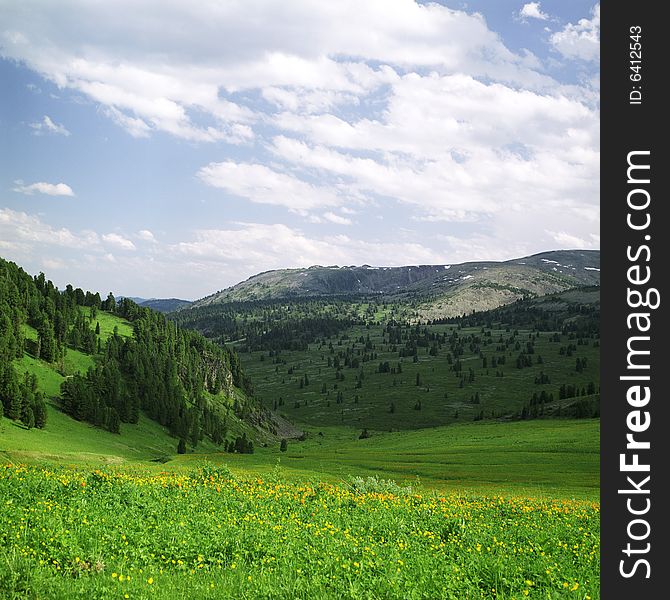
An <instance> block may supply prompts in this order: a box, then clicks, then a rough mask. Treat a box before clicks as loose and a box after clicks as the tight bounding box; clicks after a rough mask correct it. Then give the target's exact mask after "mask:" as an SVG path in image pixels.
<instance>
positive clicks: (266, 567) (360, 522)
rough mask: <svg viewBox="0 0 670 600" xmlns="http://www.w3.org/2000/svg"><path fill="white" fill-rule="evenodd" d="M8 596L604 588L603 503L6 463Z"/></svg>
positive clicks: (0, 587) (407, 594)
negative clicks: (601, 573)
mask: <svg viewBox="0 0 670 600" xmlns="http://www.w3.org/2000/svg"><path fill="white" fill-rule="evenodd" d="M0 506H1V510H0V597H3V598H5V597H6V598H68V599H69V598H87V599H88V598H175V599H176V598H179V599H181V598H249V599H256V598H356V599H359V598H403V599H404V598H431V599H432V598H455V599H459V600H461V599H466V598H516V599H519V600H520V599H523V598H542V599H551V598H575V599H577V598H579V599H582V600H584V599H589V598H591V599H595V598H598V597H599V528H600V519H599V505H598V504H597V503H593V502H588V501H574V500H548V499H529V498H515V497H504V498H503V497H490V496H489V497H469V496H467V497H466V496H457V495H450V496H440V495H438V494H436V493H433V492H430V493H427V492H423V491H416V490H414V491H412V490H410V489H408V488H399V487H397V486H393V485H392V484H390V482H383V481H379V480H374V479H370V480H368V482H367V485H363V486H358V487H357V486H355V485H347V484H342V485H341V486H335V485H331V484H325V483H314V482H302V483H295V482H291V483H288V482H285V481H283V480H282V479H281V478H280V477H278V476H276V477H275V476H273V477H270V478H266V479H264V480H263V479H242V478H237V477H233V476H232V475H231V474H230V473H229V472H228V470H227V469H225V468H224V467H220V468H216V467H203V468H199V469H197V470H193V471H190V472H188V473H158V472H154V471H151V470H149V469H147V470H139V469H126V470H111V469H110V470H104V471H101V470H84V469H74V468H70V469H68V468H46V467H25V466H16V465H3V466H0Z"/></svg>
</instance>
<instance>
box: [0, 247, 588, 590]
mask: <svg viewBox="0 0 670 600" xmlns="http://www.w3.org/2000/svg"><path fill="white" fill-rule="evenodd" d="M546 256H547V255H546V254H545V255H541V257H540V258H538V259H537V260H536V261H535V262H536V263H537V264H539V267H538V268H537V272H536V273H534V274H533V275H532V276H530V275H529V274H528V273H529V272H524V274H523V277H517V275H518V272H517V271H516V268H517V267H518V266H519V265H517V266H513V267H510V266H509V265H507V266H503V267H497V266H495V265H493V264H491V265H489V267H487V268H486V269H484V268H483V267H484V266H483V265H481V264H477V265H476V267H477V268H476V269H475V268H474V267H472V271H471V272H473V273H474V274H473V275H472V276H471V277H469V276H468V275H465V276H461V281H460V282H459V283H458V284H454V285H452V286H451V287H449V288H448V290H447V291H445V289H442V290H441V291H439V292H436V291H435V290H433V289H432V288H435V287H437V286H433V285H432V284H433V283H435V281H434V277H433V275H432V274H431V275H430V276H429V275H426V276H425V277H424V278H423V279H422V278H421V277H418V278H416V279H414V275H412V276H411V277H412V281H411V282H407V281H406V285H404V284H403V285H404V287H402V288H398V287H396V288H395V290H394V291H393V292H392V293H386V292H384V293H381V294H379V293H377V292H375V293H373V292H374V290H372V289H371V288H370V287H365V288H362V289H352V288H351V287H350V286H349V284H350V279H348V280H347V281H349V283H347V284H346V285H345V286H344V287H342V288H337V287H335V288H333V286H332V285H331V284H330V283H327V282H328V281H329V279H328V278H326V283H327V285H326V284H324V285H325V286H326V287H324V291H323V293H319V294H316V295H302V292H300V291H298V292H296V291H295V289H294V288H293V287H292V285H293V284H291V285H290V286H288V288H285V287H282V286H281V285H280V286H279V287H278V288H276V289H273V290H272V293H267V294H266V297H263V298H259V299H250V298H248V297H244V299H243V297H240V296H239V294H238V291H233V292H230V295H229V296H226V295H224V296H223V297H219V298H218V299H217V300H216V301H212V299H211V298H210V299H209V300H207V299H205V300H206V301H200V302H195V303H193V304H190V305H182V306H180V307H178V308H177V310H174V311H172V312H168V313H167V314H166V315H163V314H160V313H158V312H155V311H154V310H152V309H151V308H148V307H146V306H145V307H142V306H138V305H136V304H135V303H134V302H133V301H132V300H129V299H122V300H120V301H118V302H117V301H116V300H114V299H113V296H112V295H111V294H110V295H109V296H108V298H107V300H105V301H102V300H100V297H99V295H97V294H92V293H90V292H87V293H84V292H82V291H81V290H77V289H74V288H72V286H68V288H67V289H66V290H64V291H63V292H61V291H58V290H57V289H56V288H54V287H53V285H52V284H51V282H49V281H47V280H46V279H45V278H43V276H42V275H40V276H38V277H34V278H33V277H30V276H28V275H27V274H25V273H23V271H22V270H21V269H20V268H18V267H17V266H16V265H13V263H6V262H4V261H3V262H2V263H0V266H2V268H3V271H4V272H3V277H2V278H0V282H1V283H0V304H2V308H3V311H2V314H3V321H2V328H1V329H0V331H1V332H2V336H0V339H1V341H2V343H0V355H1V356H2V357H3V358H2V361H3V362H2V374H3V377H2V382H1V384H2V385H0V395H1V396H2V401H3V413H4V415H3V416H2V418H1V419H0V459H1V460H2V462H3V463H4V466H3V467H2V469H1V470H0V499H1V500H2V501H3V504H4V506H5V507H6V508H7V510H6V511H5V512H4V513H3V517H2V518H0V524H2V534H1V535H2V536H3V537H2V540H3V548H5V549H4V550H3V551H0V590H3V591H7V593H9V594H10V596H9V597H20V594H21V590H25V589H29V588H30V589H40V590H42V591H43V592H44V593H47V594H49V595H50V596H52V597H64V596H65V595H66V594H68V593H71V591H72V589H74V590H76V593H77V594H80V595H84V596H85V595H89V596H90V595H91V594H93V595H98V596H102V597H114V596H116V595H119V594H121V595H128V596H129V597H139V598H150V597H154V596H155V595H156V594H159V597H165V598H180V597H183V594H184V593H186V591H185V590H189V593H191V594H193V593H195V594H196V595H197V597H203V598H206V597H212V598H215V597H221V594H223V595H224V596H225V595H226V594H232V593H235V590H239V589H242V588H244V589H245V590H247V592H248V593H249V594H250V595H249V596H248V597H267V598H271V597H289V596H290V597H310V596H309V594H310V593H311V592H309V591H308V588H307V587H306V581H307V580H306V575H305V574H306V572H307V571H309V573H310V576H309V581H310V586H312V587H310V588H309V589H311V590H312V591H313V589H314V588H313V586H314V585H316V586H317V588H318V589H319V590H320V592H319V593H320V594H321V595H322V597H333V598H334V597H350V598H358V597H361V594H363V595H365V594H366V593H367V592H366V590H369V589H371V588H373V587H375V586H378V585H380V583H379V582H380V581H382V580H383V581H384V583H383V588H384V590H385V591H384V594H386V595H387V597H417V598H420V597H429V596H430V594H431V593H433V591H434V590H436V589H442V590H443V592H444V595H445V597H453V598H457V597H490V598H512V597H520V596H522V595H524V596H525V595H530V594H531V593H535V592H537V593H540V594H544V595H549V596H548V597H560V595H561V594H562V593H563V592H565V591H566V590H567V591H570V592H574V591H575V590H577V589H579V590H583V591H584V593H586V594H587V595H591V597H596V596H597V594H598V576H597V575H598V568H599V567H598V535H599V504H598V498H599V485H600V482H599V438H600V422H599V413H600V394H599V363H600V361H599V352H600V350H599V320H600V293H599V288H598V286H597V285H594V284H597V281H598V273H599V272H598V271H596V270H595V269H596V268H597V267H593V268H592V269H593V270H590V269H585V268H583V267H584V265H583V264H582V265H580V268H582V271H584V273H582V275H583V277H582V278H581V279H579V278H576V277H575V276H574V275H569V274H566V273H560V272H557V271H553V268H554V267H555V265H556V264H558V265H561V268H564V267H563V266H562V265H563V262H566V263H567V264H572V263H569V262H568V261H566V260H565V258H567V257H563V258H562V260H563V262H561V261H556V262H555V264H554V263H551V262H547V261H551V260H554V259H549V258H546ZM573 258H574V257H573ZM584 261H585V263H586V262H588V265H586V266H590V265H591V264H599V262H598V261H597V257H596V256H594V255H587V256H586V257H585V258H584ZM529 262H531V263H532V262H533V261H530V260H529ZM585 263H584V264H585ZM552 264H554V267H552V266H551V265H552ZM522 267H524V268H525V267H528V265H522ZM570 268H572V267H570ZM529 269H536V267H535V266H533V265H530V267H529ZM547 269H548V271H549V272H547ZM347 270H350V269H347ZM419 270H421V269H419ZM431 270H432V272H433V273H434V272H435V271H436V269H435V268H434V267H430V268H425V269H423V270H422V272H423V273H424V275H425V274H426V273H428V272H429V271H431ZM489 270H490V271H495V273H494V276H492V277H488V275H486V276H485V275H484V272H485V271H489ZM575 270H576V268H575ZM330 271H335V270H334V269H330ZM339 271H340V269H338V273H339ZM365 271H383V270H375V269H372V268H365ZM442 271H448V269H444V268H442ZM475 271H481V273H475ZM410 272H411V269H410V268H407V269H405V270H402V269H401V270H399V271H394V272H391V273H390V274H389V280H388V281H387V282H386V283H384V285H386V286H387V288H389V289H390V287H392V286H398V285H400V284H399V283H397V282H398V281H400V279H398V278H401V279H402V278H405V279H407V278H408V277H410V276H409V275H408V273H410ZM515 273H517V275H515ZM310 276H311V275H310ZM267 277H269V276H267V275H266V276H265V280H266V283H267ZM282 277H283V276H282ZM298 277H300V278H303V276H301V275H299V276H298ZM338 277H339V275H338ZM346 277H349V276H348V275H347V276H346ZM374 278H376V279H374ZM505 278H507V279H505ZM252 279H253V278H252ZM373 279H374V285H375V286H379V285H380V284H381V283H383V281H384V280H383V278H381V276H380V274H379V273H376V274H374V275H373V276H371V279H369V280H368V281H373ZM472 280H476V281H475V284H476V285H475V284H473V283H472ZM502 281H507V282H508V283H506V284H504V285H503V283H501V282H502ZM548 282H549V283H548ZM550 282H554V283H555V284H556V285H554V283H550ZM266 283H264V284H263V285H266ZM452 283H453V282H452ZM531 284H532V285H531ZM241 285H242V286H243V287H242V289H245V286H244V285H243V284H241ZM282 285H283V284H282ZM450 285H451V284H450ZM505 286H507V287H505ZM247 287H248V286H247ZM254 289H256V287H255V284H254ZM259 289H265V290H266V292H267V288H264V287H262V286H261V288H259ZM299 289H300V288H298V290H299ZM287 290H288V291H287ZM491 290H497V291H498V292H501V293H495V294H493V293H492V292H491ZM247 291H248V290H247ZM326 291H328V292H329V293H326ZM332 292H335V293H332ZM502 292H504V293H502ZM226 293H228V292H226ZM246 293H247V292H244V294H246ZM244 294H243V296H244ZM473 294H474V296H473ZM475 296H476V298H480V299H481V298H487V299H486V302H479V301H473V300H472V299H473V298H475ZM230 298H234V299H232V300H231V299H230ZM153 302H156V303H157V304H156V306H157V308H159V307H161V306H169V307H171V306H174V305H173V304H171V302H172V301H167V304H165V303H162V301H161V300H160V299H158V300H155V301H153ZM463 303H465V304H467V305H468V309H467V310H461V308H460V307H462V306H463ZM447 305H448V306H450V308H449V310H447V311H446V312H445V310H444V307H445V306H447ZM478 307H485V308H486V310H480V309H479V308H478ZM431 311H432V312H431ZM454 311H457V312H458V314H455V313H454ZM459 311H460V312H459ZM428 315H431V318H428ZM42 405H43V406H44V411H43V413H44V417H40V418H39V420H38V419H37V418H36V417H37V416H38V415H42V412H40V411H41V410H42V409H41V408H40V406H42ZM31 415H32V416H31ZM38 421H39V422H38ZM49 507H51V508H49ZM109 507H117V513H118V517H119V518H118V519H112V520H111V521H110V520H108V517H107V514H108V510H109ZM27 515H33V516H31V517H30V519H31V521H30V523H31V526H30V527H27V528H24V526H23V525H22V524H21V523H23V520H24V519H25V518H26V517H27ZM82 515H83V519H84V520H83V522H79V524H77V519H81V516H82ZM142 523H149V524H150V525H149V526H148V528H147V527H144V526H143V525H142ZM512 525H513V526H512ZM43 531H52V532H53V534H51V535H50V536H48V537H47V536H45V535H44V534H43V533H41V532H43ZM231 532H234V534H233V535H232V537H231ZM314 536H316V537H314ZM319 536H323V538H320V537H319ZM359 539H360V540H365V543H366V545H365V547H364V548H363V547H361V546H360V545H359V543H358V542H357V541H356V540H359ZM93 540H100V542H96V543H93ZM555 540H558V541H559V542H560V544H559V545H558V546H555ZM128 544H130V545H128ZM563 544H565V546H564V545H563ZM510 552H512V554H510ZM389 565H392V567H389ZM519 568H521V569H522V571H521V572H519V570H518V569H519ZM158 590H160V591H158ZM278 590H280V591H279V592H278ZM526 592H527V593H526ZM277 593H279V596H276V594H277ZM12 594H13V596H12ZM17 594H18V595H17ZM273 594H274V595H273ZM449 594H451V595H449ZM551 594H554V596H551ZM370 597H373V596H370Z"/></svg>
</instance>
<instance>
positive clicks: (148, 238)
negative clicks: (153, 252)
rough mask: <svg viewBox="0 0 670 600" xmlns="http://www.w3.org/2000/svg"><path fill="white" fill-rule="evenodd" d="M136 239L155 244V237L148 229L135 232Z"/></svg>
mask: <svg viewBox="0 0 670 600" xmlns="http://www.w3.org/2000/svg"><path fill="white" fill-rule="evenodd" d="M137 237H138V238H139V239H141V240H143V241H145V242H152V243H154V244H155V243H157V240H156V237H155V236H154V234H153V233H152V232H151V231H149V230H148V229H141V230H140V231H138V232H137Z"/></svg>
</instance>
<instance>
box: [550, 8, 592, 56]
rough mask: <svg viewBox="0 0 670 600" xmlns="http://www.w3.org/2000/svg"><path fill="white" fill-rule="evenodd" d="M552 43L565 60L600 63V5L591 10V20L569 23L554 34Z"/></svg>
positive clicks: (551, 39)
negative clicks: (575, 59)
mask: <svg viewBox="0 0 670 600" xmlns="http://www.w3.org/2000/svg"><path fill="white" fill-rule="evenodd" d="M550 42H551V44H552V45H553V47H554V48H555V49H556V50H558V52H560V53H561V54H562V55H563V56H564V57H565V58H570V59H574V58H577V59H581V60H584V61H598V60H599V59H600V4H596V5H595V6H594V7H593V9H592V10H591V19H580V20H579V22H578V23H577V24H576V25H574V24H572V23H568V24H567V25H566V26H565V27H564V28H563V29H562V30H561V31H557V32H556V33H554V34H552V36H551V38H550Z"/></svg>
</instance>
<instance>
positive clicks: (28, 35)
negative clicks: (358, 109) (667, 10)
mask: <svg viewBox="0 0 670 600" xmlns="http://www.w3.org/2000/svg"><path fill="white" fill-rule="evenodd" d="M36 14H37V15H40V18H35V15H36ZM128 14H132V15H133V19H132V22H129V20H128V18H127V15H128ZM352 14H356V19H353V20H352V19H351V15H352ZM250 15H253V18H250ZM0 16H1V17H2V21H3V28H4V31H3V33H2V44H1V48H2V49H1V50H0V53H1V54H2V55H3V56H5V57H7V58H12V59H16V60H19V61H22V62H24V63H25V64H27V65H28V66H30V67H31V68H33V69H34V70H36V71H38V72H39V73H41V74H42V75H43V76H45V77H47V78H48V79H50V80H51V81H53V82H55V83H56V84H57V85H58V86H60V87H65V88H70V89H74V90H77V91H79V92H82V93H84V94H86V95H87V96H88V97H89V98H91V99H93V100H94V101H96V102H99V103H100V104H101V105H102V106H103V107H105V108H106V109H107V114H108V115H109V116H110V118H112V119H113V120H114V121H116V122H117V123H118V124H119V125H120V126H122V127H124V128H126V129H127V130H128V132H129V133H130V134H131V135H134V136H146V135H150V133H151V132H152V131H164V132H167V133H169V134H171V135H174V136H177V137H181V138H185V139H188V140H192V141H219V140H224V141H230V142H231V143H237V142H239V141H240V138H239V136H238V135H236V131H235V129H236V127H237V126H239V125H249V124H250V123H254V122H256V121H257V120H258V114H257V112H256V110H255V109H254V107H250V106H244V102H243V101H242V100H240V99H234V98H233V94H235V93H236V92H239V91H243V90H261V93H262V94H263V95H264V96H265V97H266V98H267V99H268V100H269V101H270V102H274V103H278V104H279V105H282V106H284V107H288V108H290V109H291V110H296V109H298V108H301V109H303V110H306V111H320V110H324V109H327V108H329V107H332V106H336V105H338V104H342V103H347V104H351V103H352V101H356V99H357V98H359V97H360V96H361V95H365V94H366V93H369V92H371V91H373V90H375V89H378V88H379V86H380V85H383V84H384V83H385V82H386V81H387V80H388V78H389V77H393V76H394V70H393V68H391V67H390V66H391V65H397V66H398V67H399V68H402V69H408V68H410V67H411V68H434V69H437V70H439V71H441V72H454V71H459V70H465V71H467V72H470V73H472V74H474V75H475V76H481V77H487V78H492V79H494V80H498V81H506V82H510V83H514V84H515V85H527V86H533V87H536V88H537V87H546V86H551V85H552V84H553V82H552V80H551V79H550V78H548V77H547V76H546V75H543V74H542V73H539V72H538V71H537V70H536V69H535V67H536V66H537V65H536V64H534V63H533V60H532V59H531V58H530V57H529V55H528V54H516V53H514V52H512V51H510V50H509V49H508V48H507V47H506V46H505V45H504V44H503V42H502V41H501V39H500V37H499V36H498V35H497V34H495V33H494V32H492V31H491V30H489V29H488V27H487V25H486V22H485V21H484V19H483V18H482V17H481V16H480V15H478V14H467V13H465V12H463V11H458V10H453V9H449V8H447V7H445V6H441V5H438V4H419V3H416V2H413V1H410V0H373V1H371V2H366V3H364V4H363V5H361V4H360V3H357V2H355V1H354V0H346V1H342V2H336V3H311V2H306V1H305V0H296V1H293V2H288V3H285V2H282V3H269V4H268V3H266V2H260V1H253V2H244V3H226V5H225V6H221V5H219V4H216V3H214V4H208V3H205V4H202V3H199V4H190V3H170V4H169V5H166V4H165V3H164V2H162V1H160V0H145V1H144V2H136V1H134V0H133V1H131V0H121V1H120V2H115V3H114V5H113V6H111V5H105V4H100V3H93V4H87V3H84V4H82V3H80V2H78V1H76V0H64V2H61V3H59V4H58V7H56V6H50V5H48V4H47V5H45V4H44V3H43V2H40V1H39V0H27V2H25V3H23V4H22V9H21V10H14V9H12V8H11V7H5V8H4V9H3V8H0ZM102 24H104V26H103V25H102ZM371 31H374V35H370V32H371ZM342 56H346V57H349V58H347V59H342V58H341V57H342ZM370 63H377V64H379V67H371V66H369V64H370ZM199 114H206V115H208V116H209V117H210V119H211V120H212V122H211V124H208V125H204V124H201V123H199V122H198V118H197V117H198V115H199Z"/></svg>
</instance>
